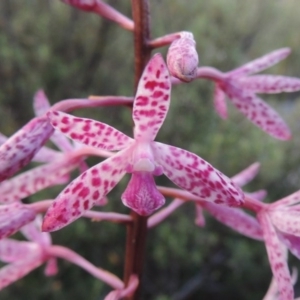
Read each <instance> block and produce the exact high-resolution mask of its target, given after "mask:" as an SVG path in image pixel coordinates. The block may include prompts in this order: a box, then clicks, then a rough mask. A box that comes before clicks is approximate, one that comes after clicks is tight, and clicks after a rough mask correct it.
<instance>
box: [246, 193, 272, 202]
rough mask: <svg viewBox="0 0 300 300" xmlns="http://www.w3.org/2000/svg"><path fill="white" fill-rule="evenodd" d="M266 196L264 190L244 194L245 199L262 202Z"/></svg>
mask: <svg viewBox="0 0 300 300" xmlns="http://www.w3.org/2000/svg"><path fill="white" fill-rule="evenodd" d="M267 194H268V193H267V191H266V190H258V191H255V192H251V193H245V195H246V196H247V197H250V198H253V199H255V200H258V201H263V200H264V199H265V198H266V196H267Z"/></svg>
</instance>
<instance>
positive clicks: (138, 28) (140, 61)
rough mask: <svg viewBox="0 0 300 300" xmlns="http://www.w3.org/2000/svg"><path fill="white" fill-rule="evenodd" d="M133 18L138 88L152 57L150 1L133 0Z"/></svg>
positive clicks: (135, 84) (135, 82)
mask: <svg viewBox="0 0 300 300" xmlns="http://www.w3.org/2000/svg"><path fill="white" fill-rule="evenodd" d="M131 5H132V17H133V21H134V25H135V27H134V66H135V79H134V86H135V90H136V88H137V85H138V82H139V80H140V77H141V75H142V73H143V70H144V67H145V66H146V64H147V62H148V60H149V58H150V55H151V47H150V46H149V44H148V42H149V40H150V28H149V27H150V26H149V19H150V15H149V1H148V0H131Z"/></svg>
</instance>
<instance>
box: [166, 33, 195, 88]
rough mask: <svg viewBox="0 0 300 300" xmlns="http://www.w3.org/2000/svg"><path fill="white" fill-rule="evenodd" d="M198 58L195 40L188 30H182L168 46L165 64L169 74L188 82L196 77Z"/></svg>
mask: <svg viewBox="0 0 300 300" xmlns="http://www.w3.org/2000/svg"><path fill="white" fill-rule="evenodd" d="M198 63H199V59H198V53H197V51H196V42H195V40H194V36H193V34H192V33H190V32H182V33H181V34H180V38H179V39H176V40H175V41H174V42H173V43H172V44H171V46H170V48H169V50H168V54H167V65H168V68H169V71H170V73H171V75H173V76H174V77H176V78H179V79H181V80H182V81H186V82H189V81H191V80H193V79H194V78H195V77H196V73H197V67H198Z"/></svg>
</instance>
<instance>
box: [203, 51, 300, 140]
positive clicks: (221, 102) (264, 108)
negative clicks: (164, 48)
mask: <svg viewBox="0 0 300 300" xmlns="http://www.w3.org/2000/svg"><path fill="white" fill-rule="evenodd" d="M289 54H290V49H288V48H282V49H279V50H275V51H273V52H271V53H268V54H267V55H264V56H262V57H260V58H258V59H255V60H253V61H251V62H249V63H247V64H245V65H243V66H241V67H239V68H237V69H235V70H233V71H231V72H228V73H225V74H219V75H217V74H215V75H217V76H216V78H217V77H219V78H218V79H216V80H215V81H216V87H215V92H214V104H215V109H216V111H217V112H218V114H219V115H220V116H221V117H222V118H223V119H226V118H227V108H226V103H225V95H227V97H228V99H229V100H231V101H232V103H233V105H234V106H235V107H236V108H237V109H238V110H239V111H240V112H241V113H242V114H244V115H245V116H246V117H247V118H248V119H249V120H250V121H251V122H252V123H254V124H255V125H257V126H258V127H260V128H261V129H262V130H264V131H265V132H267V133H268V134H270V135H271V136H273V137H275V138H278V139H281V140H288V139H290V138H291V133H290V130H289V128H288V126H287V125H286V123H285V122H284V121H283V120H282V118H281V117H280V116H279V115H278V113H277V112H276V111H275V110H274V109H273V108H271V107H270V106H269V105H268V104H266V103H265V102H264V101H262V100H261V99H260V98H259V97H258V96H257V95H256V93H264V94H274V93H281V92H295V91H299V90H300V79H299V78H293V77H288V76H276V75H264V74H263V75H254V76H249V75H252V74H254V73H258V72H260V71H263V70H265V69H267V68H270V67H271V66H273V65H275V64H277V63H278V62H279V61H281V60H283V59H285V58H286V57H287V56H288V55H289ZM203 71H204V73H205V69H203V70H201V68H199V69H198V75H197V77H202V75H203V74H204V73H203ZM204 77H205V76H204Z"/></svg>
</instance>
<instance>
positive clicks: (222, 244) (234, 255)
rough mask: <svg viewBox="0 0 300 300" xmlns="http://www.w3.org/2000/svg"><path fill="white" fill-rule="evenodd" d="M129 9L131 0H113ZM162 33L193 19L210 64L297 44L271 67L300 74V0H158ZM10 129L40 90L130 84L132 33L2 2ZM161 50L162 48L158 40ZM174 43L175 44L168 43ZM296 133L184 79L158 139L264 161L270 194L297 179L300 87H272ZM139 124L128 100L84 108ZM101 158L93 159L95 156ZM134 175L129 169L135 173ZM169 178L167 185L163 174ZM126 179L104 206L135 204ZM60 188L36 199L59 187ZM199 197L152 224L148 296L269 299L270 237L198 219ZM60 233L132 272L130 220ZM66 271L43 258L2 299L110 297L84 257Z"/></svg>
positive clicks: (124, 124) (189, 25) (219, 156)
mask: <svg viewBox="0 0 300 300" xmlns="http://www.w3.org/2000/svg"><path fill="white" fill-rule="evenodd" d="M109 2H110V3H112V5H113V6H114V7H116V8H118V9H120V10H121V11H123V12H124V13H126V14H127V15H130V3H129V1H117V0H115V1H109ZM150 2H151V16H152V22H151V23H152V36H153V37H159V36H160V35H164V34H167V33H170V32H175V31H179V30H180V31H181V30H189V31H192V32H193V33H194V36H195V39H196V41H197V48H198V52H199V54H200V62H201V64H202V65H212V66H214V67H216V68H219V69H220V70H223V71H226V70H230V69H233V68H235V67H237V66H239V65H241V64H242V63H244V62H246V61H248V60H251V59H254V58H256V57H259V56H261V55H263V54H265V53H267V52H269V51H271V50H273V49H276V48H280V47H283V46H288V47H291V48H292V49H293V51H294V52H293V54H292V56H291V57H290V58H288V59H287V60H286V61H284V62H282V63H280V65H278V66H276V67H274V68H273V69H271V72H276V73H279V74H287V75H290V76H297V75H298V76H299V69H300V59H299V58H300V47H299V36H298V34H299V33H298V22H299V13H300V11H299V10H300V7H299V5H297V3H296V2H295V1H276V2H275V3H274V1H273V0H266V1H260V0H247V1H238V0H229V1H223V0H213V1H188V4H187V1H181V0H164V1H159V0H152V1H150ZM0 19H1V22H0V44H1V47H0V61H1V65H0V79H1V89H0V103H1V111H0V128H1V132H3V133H5V134H8V135H9V134H12V133H13V132H14V131H16V130H17V128H18V127H20V126H21V125H23V124H24V123H26V122H27V121H28V120H29V119H30V118H31V117H32V116H33V113H32V108H31V107H32V96H33V94H34V92H35V91H36V90H37V89H38V88H41V87H42V88H44V89H45V90H46V93H47V95H48V96H49V98H50V101H51V102H52V103H54V102H56V101H58V100H60V99H64V98H74V97H77V98H78V97H86V96H87V95H90V94H101V95H109V94H114V95H128V96H130V95H132V90H133V57H134V54H133V45H132V36H131V34H130V33H128V32H124V30H122V29H121V28H119V27H117V26H116V25H115V24H112V23H110V22H108V21H105V20H102V19H100V18H99V17H98V16H96V15H93V14H88V13H84V12H80V11H77V10H75V9H73V8H71V7H68V6H66V5H64V4H62V3H60V2H59V1H54V0H51V1H50V0H48V1H37V0H31V1H29V2H28V1H18V0H11V1H3V2H1V3H0ZM159 51H160V50H159ZM162 52H163V53H166V49H162ZM263 97H264V99H267V101H268V102H269V103H270V104H271V105H272V106H273V107H274V108H275V109H276V110H277V111H278V112H280V114H281V115H283V116H284V118H285V120H286V121H287V122H288V124H289V125H290V127H291V128H292V131H293V133H294V139H293V140H292V141H290V142H285V143H284V142H281V141H276V140H274V139H272V138H271V137H268V136H267V135H266V134H265V133H263V132H261V131H260V130H259V129H258V128H256V127H254V126H253V125H252V124H250V122H248V121H247V120H246V119H245V118H244V117H242V116H241V115H240V114H239V113H238V112H237V111H236V110H235V109H234V108H232V107H231V105H229V114H230V118H229V119H228V120H227V121H223V120H221V119H220V118H219V117H218V116H217V115H216V113H215V112H214V110H213V105H212V84H211V83H210V82H207V81H203V82H202V81H197V82H193V83H190V84H186V85H181V86H176V87H174V88H173V91H172V105H171V108H170V113H169V115H168V117H167V119H166V122H165V124H164V126H163V128H162V130H161V131H160V133H159V135H158V138H157V140H159V141H164V142H166V143H169V144H173V145H176V146H178V147H182V148H185V149H188V150H190V151H193V152H195V153H197V154H199V155H200V156H201V157H203V158H205V159H206V160H208V161H209V162H211V163H212V164H213V165H214V166H215V167H217V168H219V169H220V170H221V171H222V172H224V173H225V174H227V175H228V176H232V175H234V174H235V173H237V172H239V171H240V170H242V169H244V168H245V167H247V166H248V165H249V164H251V163H253V162H255V161H259V162H260V163H261V165H262V169H261V172H260V175H259V176H258V177H257V179H256V180H255V181H254V182H253V183H252V184H251V185H250V186H249V191H251V190H255V189H261V188H266V189H267V190H268V193H269V194H268V195H269V196H268V201H274V200H275V199H278V198H280V197H282V196H285V195H287V194H288V193H291V192H293V191H295V190H297V189H299V176H300V174H299V165H300V155H299V150H298V149H299V147H300V135H298V131H299V127H300V125H299V121H298V120H299V119H300V107H299V105H300V104H299V102H297V100H298V99H297V98H298V97H299V94H293V95H287V94H285V95H283V96H272V97H268V98H267V97H265V96H263ZM76 114H78V115H82V116H83V115H84V116H88V117H92V118H95V119H99V120H102V121H103V122H107V123H109V124H111V125H113V126H115V127H116V128H118V129H120V130H124V131H125V132H126V133H128V134H129V135H130V134H131V125H132V121H131V116H130V110H129V109H128V108H104V109H99V110H96V109H92V110H88V109H86V110H83V111H80V112H76ZM96 162H98V159H91V160H89V163H91V164H94V163H96ZM126 180H128V179H125V181H126ZM157 182H158V183H160V184H166V185H169V181H168V180H167V179H165V178H158V180H157ZM124 187H125V182H122V183H121V184H120V185H119V186H118V189H116V190H115V191H114V192H112V194H111V195H110V196H109V198H110V203H109V205H108V206H107V207H105V208H104V209H105V210H107V211H109V210H116V211H119V212H127V211H128V210H127V209H126V208H125V207H123V206H122V204H121V201H120V200H119V199H120V195H121V193H122V191H123V190H124ZM59 190H60V188H59V187H56V188H54V189H52V191H44V192H41V193H39V194H37V195H35V196H34V197H32V198H31V199H29V201H37V200H40V199H44V198H50V197H55V195H56V194H57V193H58V192H59ZM193 218H194V207H193V205H192V204H188V205H184V206H183V207H182V209H179V210H178V211H177V212H176V213H174V215H172V216H171V217H170V218H169V219H168V220H166V221H165V222H163V223H162V224H161V225H160V226H159V227H157V228H155V229H153V230H151V231H150V232H149V240H148V252H147V260H146V262H145V278H144V283H143V284H144V295H143V299H158V300H166V299H176V300H179V299H190V300H192V299H199V298H202V299H243V300H244V299H246V300H247V299H249V300H250V299H260V298H262V295H263V294H264V292H265V291H266V289H267V286H268V283H269V281H270V279H271V274H270V270H269V266H268V263H267V259H266V254H265V250H264V248H263V245H262V244H260V243H259V242H256V241H251V240H249V239H247V238H244V237H240V236H239V235H238V234H236V233H234V232H232V231H231V230H229V229H227V228H225V227H224V226H223V225H220V224H219V223H217V222H216V221H214V220H212V219H211V218H210V217H209V216H207V220H208V221H207V226H206V227H205V228H197V227H196V226H195V225H194V222H193ZM53 239H54V242H55V243H57V244H63V245H65V246H68V247H70V248H72V249H74V250H75V251H78V252H79V253H80V254H82V255H83V256H84V257H86V258H87V259H89V260H91V261H92V262H93V263H95V264H96V265H99V266H101V267H104V268H107V269H109V270H111V271H113V272H115V273H116V274H117V275H119V276H120V277H122V266H123V256H124V243H125V229H124V228H123V227H122V226H121V225H116V224H109V223H107V222H102V223H91V222H90V221H88V220H85V219H81V220H79V221H77V222H75V223H74V224H72V225H70V226H68V227H67V228H65V229H62V230H61V231H59V232H57V233H54V235H53ZM59 269H60V272H59V274H58V275H57V276H56V277H54V278H50V279H49V278H45V277H44V275H43V274H42V270H41V268H40V269H39V270H36V271H34V272H33V273H32V274H30V275H29V276H27V277H26V278H24V279H23V280H20V281H18V282H17V283H16V284H14V285H13V286H11V287H8V288H6V289H5V290H3V291H2V292H1V299H4V300H5V299H43V300H44V299H51V300H60V299H73V300H77V299H102V298H103V295H105V293H107V291H108V288H107V287H106V286H105V285H104V284H102V283H99V282H98V281H97V280H95V279H94V278H92V277H90V276H87V274H86V273H85V272H84V271H82V270H80V269H79V268H77V267H75V266H72V265H70V264H69V263H67V262H60V264H59Z"/></svg>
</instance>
